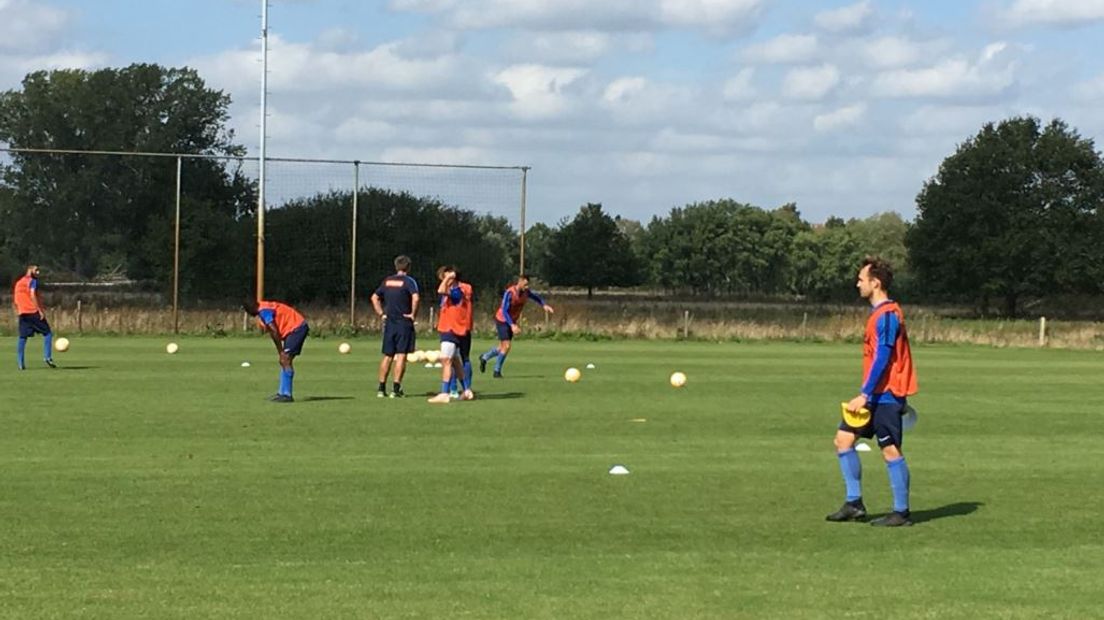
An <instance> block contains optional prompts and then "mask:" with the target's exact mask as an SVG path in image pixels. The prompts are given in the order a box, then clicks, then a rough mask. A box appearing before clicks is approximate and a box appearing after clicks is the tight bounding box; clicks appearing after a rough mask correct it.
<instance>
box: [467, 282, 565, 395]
mask: <svg viewBox="0 0 1104 620" xmlns="http://www.w3.org/2000/svg"><path fill="white" fill-rule="evenodd" d="M530 299H532V300H533V302H534V303H536V304H537V305H538V306H540V307H541V308H542V309H543V310H544V311H545V312H547V313H549V314H551V313H552V312H554V310H553V309H552V306H550V305H548V304H546V303H544V300H543V299H541V297H540V295H537V294H536V293H535V292H533V290H532V289H530V288H529V276H527V275H525V274H522V275H520V276H518V279H517V281H516V282H515V283H514V284H513V285H512V286H509V287H507V288H506V292H504V293H503V294H502V304H501V305H500V306H499V307H498V311H496V312H495V330H497V331H498V345H497V346H494V347H491V350H490V351H487V352H486V353H484V354H483V355H480V356H479V372H486V371H487V362H489V361H491V358H492V357H493V358H495V365H494V375H492V376H493V377H494V378H495V379H501V378H502V365H503V364H505V363H506V356H507V355H509V354H510V346H511V344H512V343H513V340H514V336H516V335H517V334H519V333H521V326H520V325H518V320H519V319H520V318H521V311H522V310H524V309H525V302H527V301H529V300H530Z"/></svg>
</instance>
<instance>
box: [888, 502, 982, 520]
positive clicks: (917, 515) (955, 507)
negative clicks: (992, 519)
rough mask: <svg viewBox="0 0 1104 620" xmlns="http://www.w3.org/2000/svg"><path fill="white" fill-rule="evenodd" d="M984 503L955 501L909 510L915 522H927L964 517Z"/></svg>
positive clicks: (910, 516) (911, 518) (910, 518)
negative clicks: (933, 506) (924, 508)
mask: <svg viewBox="0 0 1104 620" xmlns="http://www.w3.org/2000/svg"><path fill="white" fill-rule="evenodd" d="M984 505H985V504H984V503H983V502H955V503H953V504H947V505H946V506H940V507H938V508H929V509H927V510H913V511H910V512H909V520H911V521H912V522H913V523H925V522H927V521H935V520H936V519H947V518H950V517H964V516H966V515H969V514H973V513H975V512H977V511H978V509H979V508H981V507H982V506H984ZM878 516H882V515H878Z"/></svg>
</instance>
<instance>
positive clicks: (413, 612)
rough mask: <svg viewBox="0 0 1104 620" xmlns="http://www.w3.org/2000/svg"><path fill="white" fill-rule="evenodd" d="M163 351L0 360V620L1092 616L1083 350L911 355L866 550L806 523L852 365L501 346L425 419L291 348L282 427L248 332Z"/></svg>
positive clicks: (1090, 454)
mask: <svg viewBox="0 0 1104 620" xmlns="http://www.w3.org/2000/svg"><path fill="white" fill-rule="evenodd" d="M39 342H40V341H39V340H35V341H33V342H32V346H31V347H29V349H30V351H29V353H31V352H37V351H38V345H39ZM165 342H166V340H165V339H153V338H91V337H89V338H80V339H76V340H74V342H73V348H72V350H71V351H70V352H68V353H66V354H64V355H59V356H58V359H59V361H60V363H61V364H62V365H63V369H61V370H57V371H49V370H47V369H44V368H40V366H39V364H37V363H36V364H32V367H33V368H32V369H31V370H28V371H25V372H22V373H20V372H17V371H16V370H15V369H14V361H13V360H11V359H10V357H9V358H8V359H9V361H10V362H11V363H10V364H7V365H6V366H5V369H4V370H3V371H2V372H0V394H3V397H4V401H3V403H4V404H3V408H2V409H0V420H2V424H3V426H2V433H0V468H2V470H0V617H11V618H112V619H118V618H139V617H146V618H150V617H156V618H202V617H216V618H395V617H409V618H462V617H471V618H612V617H626V618H698V617H712V618H764V617H766V618H839V617H858V618H883V617H886V616H892V617H895V618H917V617H920V618H981V617H1004V618H1044V617H1045V618H1053V617H1069V618H1085V617H1093V616H1098V615H1099V614H1100V601H1101V599H1100V596H1101V595H1100V593H1101V592H1104V541H1102V537H1101V532H1102V531H1104V529H1102V526H1101V514H1104V494H1102V493H1101V492H1100V490H1101V489H1102V488H1104V474H1102V473H1101V472H1102V471H1104V470H1102V468H1101V465H1100V464H1101V463H1102V462H1104V417H1102V415H1101V412H1102V411H1104V389H1102V387H1101V379H1100V377H1101V374H1102V371H1104V359H1102V358H1101V357H1100V355H1099V354H1095V353H1091V352H1084V351H1072V352H1063V351H1049V350H1009V349H1003V350H996V349H985V348H968V347H949V346H947V347H917V348H916V349H915V357H916V361H917V365H918V367H919V377H920V385H921V394H920V395H918V396H917V397H916V398H915V399H914V400H913V402H914V404H915V405H916V406H917V408H918V409H919V410H920V412H921V420H920V424H919V425H918V427H917V428H916V430H915V431H914V432H912V433H911V434H910V435H908V437H907V439H906V442H905V452H906V454H907V455H908V457H909V463H910V467H911V469H912V476H913V502H912V503H913V510H914V514H915V516H916V517H917V520H918V521H920V522H919V523H918V524H917V525H916V526H915V527H913V528H908V529H898V530H888V531H887V530H879V529H876V528H871V527H869V526H867V525H863V524H830V523H825V522H824V521H823V516H824V514H826V513H828V512H830V511H831V510H834V509H835V508H837V507H838V505H839V503H840V501H841V499H842V483H841V481H840V479H839V471H838V466H837V463H836V458H835V457H834V455H833V451H832V446H831V437H832V434H833V432H834V426H835V424H836V422H837V419H838V415H839V414H838V411H839V402H840V400H843V399H846V398H850V397H851V396H852V395H853V394H854V392H855V390H856V387H857V382H858V376H857V375H858V369H859V359H858V357H859V350H858V346H857V345H849V346H844V345H799V344H781V343H775V344H705V343H671V342H651V343H639V342H605V343H582V342H572V343H561V342H549V341H532V340H524V339H523V340H521V341H519V342H518V343H517V347H516V349H515V352H514V353H513V354H512V355H511V358H510V360H509V362H508V364H507V366H506V374H507V379H506V380H503V381H491V380H490V379H489V374H488V375H484V376H477V383H476V390H477V392H478V393H479V394H480V395H481V397H482V398H481V399H480V400H478V401H476V402H474V403H454V404H452V405H448V406H445V407H434V406H431V405H428V404H426V403H425V401H424V398H421V397H418V398H408V399H406V400H383V401H381V400H377V399H376V398H375V394H374V391H375V372H376V364H377V362H378V357H377V355H376V351H377V350H378V349H377V344H376V343H375V342H374V341H370V340H357V341H354V351H353V354H352V355H349V356H339V355H338V354H337V353H336V344H337V343H336V341H335V340H332V339H330V340H310V341H308V343H307V348H306V355H305V356H304V357H303V358H301V359H300V360H299V362H298V363H297V367H298V373H297V376H296V397H297V398H298V399H299V402H297V403H295V404H293V405H279V404H274V403H268V402H266V401H265V400H264V398H265V397H266V396H267V395H268V394H270V393H272V392H273V391H274V389H275V387H276V382H277V371H276V364H275V354H274V351H273V350H272V346H271V343H269V342H266V341H265V340H263V339H262V338H261V337H258V338H256V339H253V340H244V339H222V340H219V339H199V338H194V339H182V340H181V341H180V343H181V352H180V353H178V354H177V355H175V356H169V355H166V354H165V353H164V352H163V347H164V343H165ZM486 344H487V343H485V342H480V343H478V346H477V347H476V350H477V352H478V351H481V350H483V348H484V347H485V346H486ZM3 346H4V347H5V349H6V350H7V351H8V353H5V355H9V356H10V355H11V351H12V349H14V343H13V341H12V340H10V339H8V340H6V341H5V343H4V345H3ZM29 357H31V358H33V357H35V356H34V355H29ZM243 360H249V361H251V362H252V363H253V366H252V367H251V368H241V367H240V363H241V362H242V361H243ZM587 362H594V363H595V364H597V366H598V367H597V369H596V370H592V371H586V370H584V377H583V380H582V381H581V382H580V383H578V384H574V385H570V384H567V383H565V382H564V381H563V380H562V379H561V375H562V373H563V370H564V369H565V368H566V367H567V366H571V365H574V366H578V367H580V368H582V367H583V366H584V365H585V364H586V363H587ZM673 370H683V371H685V372H686V373H687V374H688V375H689V378H690V382H689V384H688V385H687V387H685V388H684V389H682V390H675V389H672V388H670V387H669V386H668V385H667V376H668V375H669V374H670V372H671V371H673ZM436 373H437V371H430V370H426V369H424V368H421V367H417V368H414V369H412V370H411V371H410V374H409V376H408V380H407V390H408V392H409V393H412V394H424V393H426V392H429V391H433V390H435V389H436V387H437V385H438V380H437V377H436ZM639 418H643V419H646V420H647V421H646V422H638V421H634V420H635V419H639ZM862 459H863V466H864V468H865V485H866V486H865V495H866V501H867V505H868V506H869V507H870V508H871V509H872V510H874V511H876V512H880V511H884V510H885V509H887V508H888V506H889V505H890V497H889V489H888V483H887V482H886V475H885V469H884V467H883V466H882V465H881V463H880V457H879V456H878V454H877V452H872V453H867V454H864V455H863V456H862ZM617 463H621V464H624V465H626V466H627V467H628V468H629V469H630V470H631V471H632V474H631V475H629V476H610V475H608V474H607V473H606V472H607V470H608V469H609V468H610V466H612V465H613V464H617Z"/></svg>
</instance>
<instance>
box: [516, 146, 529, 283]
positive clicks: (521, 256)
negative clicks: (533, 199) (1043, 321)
mask: <svg viewBox="0 0 1104 620" xmlns="http://www.w3.org/2000/svg"><path fill="white" fill-rule="evenodd" d="M528 179H529V166H523V167H522V169H521V231H520V234H519V235H518V242H519V244H520V246H521V247H520V248H518V273H519V274H523V273H525V196H526V189H525V186H526V183H527V181H528Z"/></svg>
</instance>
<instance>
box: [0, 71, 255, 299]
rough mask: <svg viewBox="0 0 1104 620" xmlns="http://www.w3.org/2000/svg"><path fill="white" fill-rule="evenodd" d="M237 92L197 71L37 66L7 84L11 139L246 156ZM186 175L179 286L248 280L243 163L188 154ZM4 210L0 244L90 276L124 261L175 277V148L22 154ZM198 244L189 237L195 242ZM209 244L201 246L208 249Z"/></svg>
mask: <svg viewBox="0 0 1104 620" xmlns="http://www.w3.org/2000/svg"><path fill="white" fill-rule="evenodd" d="M229 104H230V98H229V96H228V95H226V94H224V93H222V92H220V91H217V90H212V89H210V88H208V87H207V86H206V84H205V83H204V82H203V80H202V79H201V78H200V77H199V75H198V74H197V73H196V72H195V71H194V70H192V69H187V68H183V69H171V68H166V67H161V66H158V65H152V64H136V65H131V66H129V67H125V68H121V69H100V70H97V71H84V70H59V71H38V72H34V73H31V74H29V75H27V76H26V78H24V80H23V82H22V88H21V89H18V90H9V91H6V92H3V93H0V141H2V142H6V143H7V144H8V145H9V146H11V147H16V148H32V149H71V150H102V151H130V152H134V151H142V152H165V153H188V154H202V155H221V156H241V155H244V153H245V151H244V148H243V147H241V146H238V145H236V144H234V142H233V132H232V131H230V130H228V129H227V128H226V121H227V119H228V107H229ZM184 168H185V171H184V175H183V190H184V191H183V195H184V197H185V198H184V201H183V204H182V207H183V212H184V215H183V218H182V219H183V226H184V231H183V234H182V237H183V240H184V249H183V259H184V261H185V262H184V263H183V265H182V273H181V275H182V278H183V282H182V285H183V287H184V289H185V291H190V292H192V293H194V294H196V295H200V296H202V295H205V294H210V293H211V290H209V289H212V288H214V289H218V288H224V287H226V286H227V285H229V283H231V282H238V281H239V280H243V279H244V278H243V277H242V276H243V274H241V273H235V270H238V271H240V270H242V269H243V268H244V267H243V264H244V263H247V262H248V260H246V259H247V256H246V253H247V245H246V244H244V243H242V242H240V239H241V237H242V231H244V230H246V229H247V228H248V227H249V226H248V222H247V220H248V219H249V218H250V215H251V213H252V211H253V204H254V198H253V197H254V189H253V184H252V183H251V182H250V181H249V180H248V179H247V177H246V175H244V174H242V173H241V171H240V169H239V167H237V166H234V165H229V166H227V165H223V164H222V163H221V162H219V161H213V160H189V161H187V162H186V164H185V166H184ZM2 180H3V184H4V185H5V186H6V187H7V189H8V190H9V191H10V197H9V199H8V200H5V201H3V207H2V208H3V213H2V214H0V228H2V231H0V238H2V239H3V242H4V247H3V252H4V253H5V254H6V255H7V256H9V257H10V259H11V260H14V261H27V260H34V261H35V262H40V263H43V264H45V265H48V266H50V267H52V268H55V269H58V270H61V271H66V272H69V273H72V274H75V275H78V276H82V277H89V278H90V277H93V276H95V275H97V274H99V273H103V272H107V271H116V272H118V271H121V272H123V273H125V274H126V275H127V276H128V277H131V278H135V279H149V280H156V281H158V282H159V283H161V284H162V285H166V286H167V284H168V283H169V282H170V281H171V266H172V260H171V257H172V244H171V239H172V236H171V234H172V217H173V210H174V208H175V200H174V197H175V187H176V162H175V160H173V159H171V158H155V157H132V156H128V157H122V156H102V155H101V156H90V155H77V154H40V153H13V154H12V157H11V161H10V163H9V164H8V165H5V166H4V167H3V171H2ZM189 242H193V243H195V244H198V245H197V246H195V247H191V248H189V247H188V245H187V244H188V243H189ZM199 246H202V247H199Z"/></svg>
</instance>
